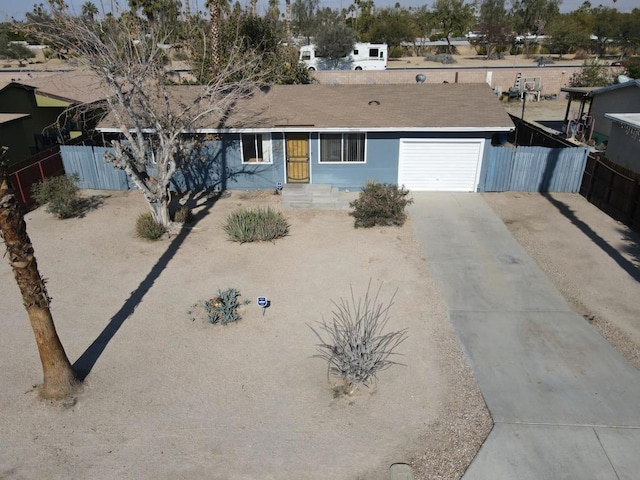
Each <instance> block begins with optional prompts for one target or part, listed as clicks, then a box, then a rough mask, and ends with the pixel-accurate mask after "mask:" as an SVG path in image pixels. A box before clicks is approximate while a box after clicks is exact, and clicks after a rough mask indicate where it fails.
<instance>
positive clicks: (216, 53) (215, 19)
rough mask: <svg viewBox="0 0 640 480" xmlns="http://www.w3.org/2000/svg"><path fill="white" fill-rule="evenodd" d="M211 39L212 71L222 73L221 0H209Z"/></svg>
mask: <svg viewBox="0 0 640 480" xmlns="http://www.w3.org/2000/svg"><path fill="white" fill-rule="evenodd" d="M209 17H210V18H209V21H210V22H211V23H210V25H209V41H210V42H211V73H212V76H213V77H215V76H217V75H218V74H219V73H220V0H210V1H209Z"/></svg>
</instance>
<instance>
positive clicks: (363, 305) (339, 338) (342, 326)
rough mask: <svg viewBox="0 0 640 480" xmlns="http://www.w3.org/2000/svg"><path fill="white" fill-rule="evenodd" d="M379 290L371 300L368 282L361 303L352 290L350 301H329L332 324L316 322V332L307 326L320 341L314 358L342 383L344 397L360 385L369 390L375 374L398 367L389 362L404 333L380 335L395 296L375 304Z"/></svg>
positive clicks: (404, 330) (403, 331)
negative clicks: (331, 309) (392, 366)
mask: <svg viewBox="0 0 640 480" xmlns="http://www.w3.org/2000/svg"><path fill="white" fill-rule="evenodd" d="M381 288H382V284H381V285H380V287H379V288H378V291H377V292H376V293H375V295H373V296H372V294H371V282H369V285H368V287H367V292H366V294H365V296H364V299H362V298H360V299H358V300H357V301H356V299H355V296H354V294H353V287H351V298H350V300H344V299H342V298H341V299H340V300H339V302H334V301H332V303H333V305H334V306H335V308H334V310H333V311H332V312H331V314H332V319H331V321H329V322H327V321H326V320H323V321H322V322H317V323H318V328H317V330H316V329H315V328H313V327H312V326H311V325H309V328H311V330H312V331H313V333H315V335H316V337H317V338H318V339H319V340H320V343H319V344H317V345H316V347H317V349H318V352H319V353H318V354H316V355H314V356H315V357H318V358H322V359H323V360H326V361H327V364H328V365H327V369H328V370H327V374H328V375H335V376H337V377H340V378H342V379H343V380H344V382H345V386H346V391H345V392H343V393H348V394H350V393H353V391H354V390H355V389H356V388H357V387H358V386H359V385H364V386H369V385H370V384H371V383H372V382H373V381H374V380H376V379H377V377H376V374H377V373H378V372H380V371H382V370H385V369H386V368H389V367H390V366H391V365H399V363H397V362H394V361H392V360H391V359H390V358H391V356H392V355H394V354H395V352H394V350H395V348H396V347H397V346H398V345H400V344H401V343H402V342H403V341H404V340H405V339H406V336H407V330H406V329H402V330H398V331H394V332H388V333H383V330H384V329H385V326H386V324H387V321H388V320H389V309H390V308H391V306H392V305H393V300H394V298H395V293H394V294H393V296H392V297H391V300H389V302H388V303H386V304H384V303H383V302H380V301H378V297H379V294H380V289H381ZM323 334H324V335H325V336H326V338H325V337H323Z"/></svg>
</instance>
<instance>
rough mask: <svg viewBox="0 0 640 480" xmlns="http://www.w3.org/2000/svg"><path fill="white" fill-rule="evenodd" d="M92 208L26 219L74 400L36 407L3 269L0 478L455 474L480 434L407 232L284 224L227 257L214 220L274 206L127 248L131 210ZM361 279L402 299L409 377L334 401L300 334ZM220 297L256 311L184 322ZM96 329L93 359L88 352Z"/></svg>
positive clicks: (240, 202)
mask: <svg viewBox="0 0 640 480" xmlns="http://www.w3.org/2000/svg"><path fill="white" fill-rule="evenodd" d="M85 193H86V195H90V196H93V197H94V198H99V199H100V201H101V202H102V205H101V206H99V207H98V208H96V209H94V210H91V211H89V212H87V213H86V215H84V217H83V218H73V219H68V220H57V219H55V218H53V217H52V216H51V215H50V214H48V213H46V212H45V210H44V209H43V208H40V209H37V210H35V211H33V212H31V213H29V214H28V215H27V224H28V230H29V233H30V235H31V238H32V240H33V243H34V246H35V253H36V257H37V260H38V263H39V267H40V270H41V273H42V274H43V275H44V276H45V277H46V278H47V280H48V289H49V294H50V295H51V297H52V298H53V303H52V312H53V316H54V319H55V321H56V324H57V328H58V332H59V334H60V337H61V340H62V342H63V344H64V345H65V347H66V350H67V353H68V355H69V357H70V358H71V360H72V361H76V359H78V358H82V359H83V363H84V365H85V366H88V367H92V369H91V371H90V374H89V375H88V377H87V379H86V382H85V385H84V390H83V392H82V393H81V394H80V395H79V396H78V397H77V398H75V399H73V400H71V401H69V402H64V403H54V404H48V403H43V402H42V401H41V400H39V399H38V396H37V393H36V390H35V389H34V388H33V386H34V385H36V384H37V383H38V382H39V381H40V380H41V367H40V365H39V360H38V355H37V351H36V346H35V342H34V339H33V334H32V332H31V330H30V327H29V323H28V320H27V316H26V313H25V310H24V308H23V306H22V304H21V299H20V295H19V292H18V289H17V286H16V284H15V281H14V279H13V276H12V273H11V271H10V269H9V267H8V265H7V263H6V262H2V263H1V264H0V287H1V291H2V295H1V296H0V325H1V327H2V332H3V333H2V335H1V336H0V364H1V365H2V369H0V385H2V388H1V389H0V424H1V425H2V428H1V429H0V445H2V448H0V478H7V479H29V478H33V479H36V478H38V479H39V478H47V479H87V478H91V479H113V478H121V479H126V478H131V479H151V478H153V479H157V478H189V479H198V478H202V479H205V478H206V479H224V480H234V479H239V480H240V479H242V480H245V479H261V480H265V479H283V478H296V479H322V480H325V479H328V478H331V479H345V480H346V479H350V480H353V479H367V480H376V479H386V478H387V475H388V469H389V466H390V465H391V464H392V463H394V462H408V463H412V464H413V465H414V469H415V471H416V472H417V478H421V479H427V478H428V479H432V478H433V479H435V478H443V479H445V478H446V479H455V478H459V477H460V475H461V474H462V473H463V472H464V470H465V468H466V466H467V465H468V464H469V462H470V461H471V460H472V459H473V457H474V455H475V453H476V451H477V449H478V448H479V446H480V445H481V443H482V441H483V440H484V438H485V437H486V435H487V434H488V432H489V430H490V428H491V419H490V417H489V414H488V412H487V410H486V406H485V405H484V402H483V399H482V396H481V395H480V392H479V390H478V388H477V386H476V384H475V381H474V379H473V376H472V374H471V372H470V370H469V368H468V367H467V365H466V364H465V360H464V357H463V355H462V353H461V351H460V348H459V345H458V342H457V339H456V338H455V337H454V335H453V333H452V329H451V326H450V324H449V321H448V317H447V312H446V308H445V306H444V304H443V301H442V298H441V296H440V293H439V292H438V289H437V287H436V285H435V284H434V281H433V279H432V278H431V276H430V274H429V270H428V266H427V264H426V262H425V261H424V259H423V258H422V254H421V250H420V248H419V245H418V244H417V242H416V239H415V238H414V235H413V227H412V224H411V221H410V220H409V221H408V222H407V224H406V225H405V226H403V227H402V228H373V229H358V230H356V229H354V228H353V219H352V218H351V217H349V216H348V213H347V212H344V211H311V210H300V211H298V210H296V211H294V210H284V214H285V216H286V217H287V218H288V219H289V222H290V224H291V231H290V234H289V235H288V236H287V237H285V238H283V239H280V240H278V241H276V242H274V243H258V244H244V245H239V244H237V243H232V242H230V241H227V239H226V237H225V235H224V233H223V231H222V228H221V225H222V224H223V222H224V219H225V217H226V215H228V214H229V213H230V212H232V211H233V210H234V209H236V208H240V207H246V206H250V205H257V204H261V205H264V204H270V205H272V206H273V207H274V208H280V206H279V197H278V196H274V195H272V194H271V193H270V192H262V193H241V192H233V193H231V195H230V196H228V197H226V198H222V199H220V200H218V201H217V202H216V203H215V204H213V205H211V204H208V206H201V207H200V208H199V209H198V210H199V217H200V220H199V221H198V222H197V224H196V225H195V226H194V227H193V228H192V229H185V230H183V231H182V232H181V233H180V234H178V235H177V236H174V237H173V238H171V239H168V240H163V241H160V242H156V243H151V242H146V241H143V240H141V239H139V238H136V237H135V235H134V223H135V219H136V217H137V215H138V214H139V213H141V212H144V211H145V209H146V207H145V204H144V202H143V200H142V198H141V196H140V194H139V193H137V192H85ZM370 280H371V282H372V285H373V286H374V288H376V287H377V286H378V285H380V284H381V283H382V290H381V298H382V300H384V301H386V300H388V299H389V298H390V297H391V295H392V294H393V292H394V291H395V290H396V289H397V295H396V297H395V304H394V305H393V307H392V309H391V316H390V320H389V324H388V329H389V330H391V329H393V330H395V329H401V328H407V329H408V339H407V340H406V341H405V342H404V343H403V344H402V345H401V346H400V347H399V352H400V353H402V355H403V356H402V357H399V360H400V361H401V362H402V363H404V364H406V366H393V367H391V368H389V369H388V370H385V371H383V372H381V373H380V374H379V379H378V383H377V385H375V386H373V387H371V388H368V389H367V388H361V389H359V390H358V391H357V392H356V393H355V394H354V395H353V396H351V397H345V396H341V397H337V398H335V397H334V395H333V392H332V389H331V385H330V384H329V383H328V382H327V376H326V365H325V364H324V363H323V361H322V360H320V359H318V358H312V355H313V354H314V353H315V343H316V340H315V338H314V336H313V334H312V332H311V330H310V329H309V327H308V326H307V325H308V324H313V323H314V322H316V321H319V320H321V319H322V318H323V317H324V318H329V317H330V315H331V310H332V305H331V303H330V300H338V299H339V298H340V297H346V296H347V295H348V293H349V286H350V285H352V286H353V287H354V290H355V294H356V296H357V297H360V296H362V295H363V294H364V292H365V290H366V285H367V283H368V282H369V281H370ZM228 287H235V288H238V289H239V290H240V292H241V293H242V298H244V299H248V300H250V302H251V303H250V304H249V305H246V306H245V307H243V311H242V314H243V319H242V320H241V321H240V322H238V323H237V324H231V325H228V326H220V325H210V324H208V323H206V322H205V321H204V319H203V318H202V317H201V316H198V315H196V317H197V318H196V320H195V321H194V320H192V319H191V318H192V316H193V315H191V314H189V313H188V312H189V311H190V310H191V306H192V305H193V304H194V303H196V302H198V301H201V300H205V299H208V298H212V297H213V296H214V295H215V293H216V291H217V289H225V288H228ZM258 295H265V296H267V297H268V298H269V299H270V301H271V306H270V307H269V308H268V309H267V310H266V311H265V312H264V315H263V312H262V311H261V309H260V308H258V307H257V306H256V304H255V303H256V302H255V299H256V297H257V296H258ZM103 330H105V331H106V332H107V335H106V340H107V342H106V343H105V345H103V346H100V345H98V348H88V347H89V346H90V345H92V342H94V340H95V339H96V338H97V337H98V335H100V334H101V332H103ZM94 347H95V345H94ZM87 352H89V353H87ZM91 352H92V353H91Z"/></svg>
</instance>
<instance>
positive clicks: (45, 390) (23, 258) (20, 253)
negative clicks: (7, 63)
mask: <svg viewBox="0 0 640 480" xmlns="http://www.w3.org/2000/svg"><path fill="white" fill-rule="evenodd" d="M5 153H6V148H4V147H2V149H0V236H1V237H2V239H3V240H4V243H5V247H6V257H7V259H8V261H9V265H11V268H12V270H13V274H14V277H15V279H16V283H17V284H18V287H19V288H20V293H21V294H22V301H23V304H24V307H25V309H26V310H27V314H28V316H29V321H30V322H31V328H32V329H33V333H34V335H35V337H36V344H37V345H38V353H39V354H40V361H41V362H42V373H43V383H42V386H41V388H40V395H41V396H42V397H43V398H49V399H62V398H66V397H68V396H71V395H72V394H73V393H75V392H76V391H77V389H78V388H79V383H78V382H77V381H76V377H75V375H74V372H73V368H72V366H71V363H70V362H69V359H68V358H67V354H66V353H65V351H64V348H63V347H62V343H61V342H60V338H59V337H58V334H57V332H56V327H55V325H54V323H53V317H52V316H51V310H50V309H49V302H50V298H49V296H48V295H47V290H46V288H45V284H44V283H45V282H44V279H43V278H42V276H40V272H39V271H38V264H37V262H36V257H35V255H34V251H33V245H32V244H31V239H30V238H29V235H28V234H27V225H26V223H25V221H24V216H23V214H22V210H21V207H20V205H19V204H18V202H17V200H16V197H15V193H14V191H13V187H12V186H11V183H10V182H9V178H8V174H7V165H6V164H5V162H4V156H5Z"/></svg>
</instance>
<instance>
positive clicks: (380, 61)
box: [300, 43, 389, 70]
mask: <svg viewBox="0 0 640 480" xmlns="http://www.w3.org/2000/svg"><path fill="white" fill-rule="evenodd" d="M388 49H389V48H388V47H387V44H386V43H356V44H355V45H354V46H353V51H352V52H351V53H350V54H349V55H346V56H344V57H342V58H340V59H339V60H338V61H337V64H336V63H335V62H333V61H332V60H330V59H328V58H326V57H319V56H317V55H316V46H315V45H305V46H303V47H300V61H301V62H302V63H304V64H305V65H306V66H307V68H308V69H309V70H333V69H336V70H384V69H386V68H387V51H388Z"/></svg>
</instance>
